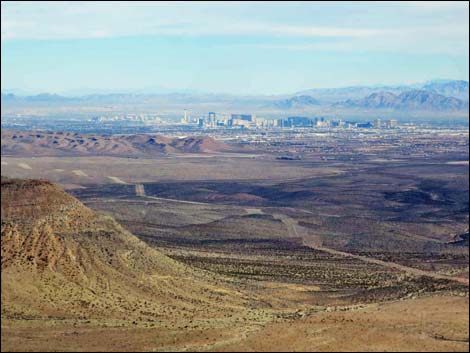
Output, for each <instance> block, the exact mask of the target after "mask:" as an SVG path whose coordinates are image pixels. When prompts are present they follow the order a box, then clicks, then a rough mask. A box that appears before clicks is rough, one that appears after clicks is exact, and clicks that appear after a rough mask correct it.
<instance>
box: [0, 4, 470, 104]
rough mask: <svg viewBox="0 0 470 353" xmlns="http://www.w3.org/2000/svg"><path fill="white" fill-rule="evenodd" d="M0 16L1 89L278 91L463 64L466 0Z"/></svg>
mask: <svg viewBox="0 0 470 353" xmlns="http://www.w3.org/2000/svg"><path fill="white" fill-rule="evenodd" d="M1 16H2V27H1V31H2V41H1V47H2V64H1V73H2V82H1V85H2V91H11V90H17V91H25V92H34V93H39V92H49V93H56V94H63V95H71V94H74V93H73V92H82V93H83V92H86V91H90V92H99V91H112V92H122V91H124V92H135V91H143V92H144V91H162V92H178V91H186V92H192V91H196V92H200V93H220V94H231V95H277V94H288V93H295V92H298V91H302V90H306V89H314V88H342V87H350V86H377V85H384V86H389V85H393V86H395V85H406V84H411V83H420V82H426V81H431V80H435V79H436V78H443V79H450V80H454V79H455V80H468V74H469V73H468V62H469V58H468V39H469V34H468V26H469V17H468V3H467V2H428V3H426V2H425V3H419V2H395V3H392V2H372V3H370V2H358V3H351V2H342V3H328V2H316V3H309V2H300V3H299V2H289V3H286V2H281V3H260V2H250V3H237V2H210V3H209V2H197V3H186V2H158V3H156V2H133V3H124V2H120V3H114V4H112V6H109V3H108V2H106V3H102V2H92V3H80V2H78V3H48V2H34V3H33V2H14V1H7V2H2V15H1ZM32 29H34V30H32ZM110 63H112V64H111V65H110ZM76 94H79V93H76Z"/></svg>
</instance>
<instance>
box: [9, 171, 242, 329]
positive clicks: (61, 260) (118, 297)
mask: <svg viewBox="0 0 470 353" xmlns="http://www.w3.org/2000/svg"><path fill="white" fill-rule="evenodd" d="M1 221H2V226H1V237H2V238H1V239H2V241H1V256H2V288H1V299H2V307H1V310H2V319H5V318H40V317H49V318H51V317H52V318H74V319H76V318H96V319H100V320H101V319H103V318H107V319H113V320H124V321H129V320H134V321H136V322H138V321H147V322H149V321H150V322H151V321H154V320H160V319H163V318H165V319H166V320H168V321H172V320H173V321H175V322H178V320H180V321H181V319H182V318H194V317H204V318H215V317H220V316H222V315H227V313H234V312H240V313H241V312H244V311H243V309H242V308H243V307H247V306H250V305H249V304H248V303H247V301H246V300H245V299H242V298H243V297H244V296H243V295H242V294H241V293H239V292H238V291H237V290H234V289H232V287H230V286H229V285H228V284H227V283H225V282H224V281H220V279H219V278H214V277H213V275H212V274H209V273H206V272H204V271H196V270H193V269H192V268H189V267H187V266H186V265H183V264H181V263H179V262H177V261H174V260H172V259H170V258H168V257H167V256H165V255H163V254H161V253H160V252H158V251H156V250H155V249H152V248H150V247H149V246H147V245H146V244H145V243H143V242H142V241H140V240H138V239H137V238H136V237H135V236H134V235H132V234H130V233H129V232H127V231H125V230H124V229H123V228H122V227H121V226H119V225H118V224H117V223H116V222H115V221H114V220H113V219H111V218H109V217H105V216H101V215H98V214H96V213H94V212H93V211H92V210H90V209H88V208H87V207H85V206H84V205H83V204H81V203H80V202H79V201H78V200H77V199H75V198H74V197H72V196H70V195H68V194H67V193H65V192H64V191H62V190H61V189H60V188H59V187H58V186H56V185H54V184H52V183H50V182H48V181H42V180H17V179H8V178H2V180H1ZM245 314H246V313H245Z"/></svg>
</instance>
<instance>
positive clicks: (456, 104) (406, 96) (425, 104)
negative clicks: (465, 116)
mask: <svg viewBox="0 0 470 353" xmlns="http://www.w3.org/2000/svg"><path fill="white" fill-rule="evenodd" d="M333 106H334V107H342V108H367V109H393V110H428V111H429V110H430V111H457V110H465V109H468V101H463V100H461V99H458V98H454V97H446V96H443V95H442V94H436V93H432V92H429V91H425V90H412V91H405V92H402V93H400V94H398V95H395V94H393V93H391V92H379V93H372V94H371V95H369V96H367V97H365V98H362V99H355V100H351V99H349V100H346V101H345V102H339V103H336V104H334V105H333Z"/></svg>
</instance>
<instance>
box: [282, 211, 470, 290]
mask: <svg viewBox="0 0 470 353" xmlns="http://www.w3.org/2000/svg"><path fill="white" fill-rule="evenodd" d="M273 216H275V217H276V218H278V219H280V220H281V221H282V222H283V223H284V224H285V225H286V227H287V229H288V231H289V235H290V236H293V237H297V238H302V239H303V243H304V245H306V246H308V247H310V248H312V249H315V250H319V251H324V252H326V253H329V254H332V255H336V256H343V257H350V258H354V259H358V260H361V261H364V262H368V263H371V264H375V265H381V266H384V267H388V268H392V269H395V270H399V271H403V272H407V273H409V274H412V275H414V276H427V277H431V278H434V279H443V280H450V281H455V282H459V283H462V284H466V285H468V284H469V280H468V278H459V277H451V276H446V275H443V274H439V273H435V272H430V271H423V270H420V269H417V268H413V267H408V266H404V265H400V264H397V263H395V262H388V261H382V260H379V259H375V258H372V257H367V256H362V255H357V254H351V253H348V252H345V251H340V250H335V249H331V248H326V247H324V246H322V245H321V244H319V243H318V241H315V240H314V239H312V237H311V236H309V235H308V233H307V231H306V230H305V228H304V227H302V226H299V225H298V223H297V221H296V220H294V219H293V218H291V217H289V216H287V215H284V214H275V215H273Z"/></svg>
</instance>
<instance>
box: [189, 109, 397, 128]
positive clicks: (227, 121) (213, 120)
mask: <svg viewBox="0 0 470 353" xmlns="http://www.w3.org/2000/svg"><path fill="white" fill-rule="evenodd" d="M183 121H184V123H187V124H191V123H192V124H194V123H196V124H197V125H198V127H199V128H201V129H203V128H208V129H215V128H220V127H227V128H247V129H249V128H281V129H283V128H335V127H336V128H364V129H367V128H375V129H382V128H386V129H393V128H395V127H397V125H398V123H397V120H393V119H389V120H383V121H382V120H381V119H376V120H374V121H373V122H356V121H344V120H343V119H340V118H337V119H327V118H325V117H314V118H309V117H304V116H291V117H288V118H283V119H266V118H257V117H256V115H254V114H230V115H227V114H216V113H215V112H209V113H207V115H206V116H201V117H200V118H198V119H196V120H194V119H191V118H190V117H189V115H188V114H187V112H186V111H185V112H184V119H183Z"/></svg>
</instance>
